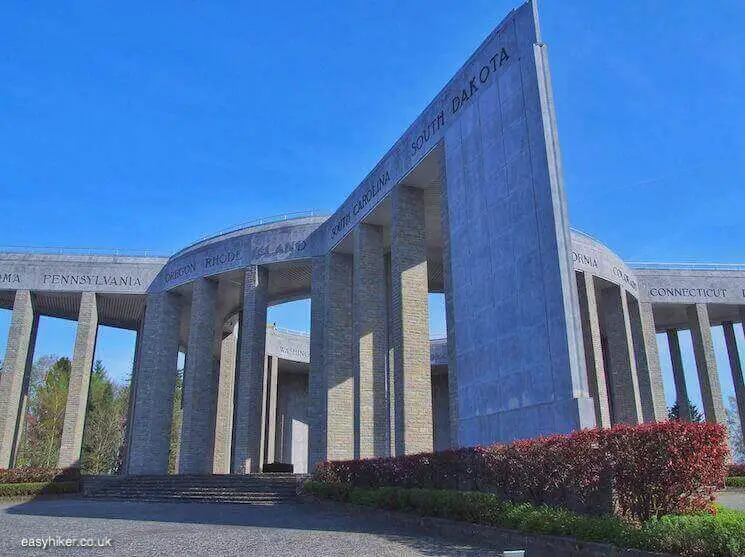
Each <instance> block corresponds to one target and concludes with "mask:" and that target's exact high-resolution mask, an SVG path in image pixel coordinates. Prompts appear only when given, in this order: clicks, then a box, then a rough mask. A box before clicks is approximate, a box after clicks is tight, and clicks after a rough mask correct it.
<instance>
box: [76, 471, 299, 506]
mask: <svg viewBox="0 0 745 557" xmlns="http://www.w3.org/2000/svg"><path fill="white" fill-rule="evenodd" d="M306 477H307V476H301V475H291V474H252V475H241V476H238V475H236V476H225V475H215V476H177V475H174V476H111V477H104V476H97V477H91V478H83V493H84V495H85V496H87V497H95V498H107V499H134V500H138V501H200V502H208V501H214V502H233V503H246V504H275V503H280V502H282V501H290V500H294V499H295V498H296V497H297V492H298V489H299V487H300V485H301V484H302V482H303V481H304V480H305V478H306Z"/></svg>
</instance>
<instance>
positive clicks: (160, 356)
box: [128, 292, 181, 475]
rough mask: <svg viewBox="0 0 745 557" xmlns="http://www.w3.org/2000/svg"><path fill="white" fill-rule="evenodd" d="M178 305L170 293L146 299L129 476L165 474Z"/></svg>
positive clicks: (173, 378) (179, 313)
mask: <svg viewBox="0 0 745 557" xmlns="http://www.w3.org/2000/svg"><path fill="white" fill-rule="evenodd" d="M180 306H181V304H180V297H179V296H178V295H177V294H174V293H172V292H158V293H155V294H148V297H147V307H146V308H145V321H144V323H143V327H142V342H141V348H140V366H139V370H138V372H137V375H138V377H137V382H136V393H135V397H136V399H135V407H134V416H133V418H132V444H131V448H130V457H129V470H128V473H129V474H131V475H147V474H156V475H159V474H166V473H168V449H169V447H170V443H171V426H172V423H173V396H174V391H175V389H176V372H177V365H178V349H179V332H180V324H181V307H180Z"/></svg>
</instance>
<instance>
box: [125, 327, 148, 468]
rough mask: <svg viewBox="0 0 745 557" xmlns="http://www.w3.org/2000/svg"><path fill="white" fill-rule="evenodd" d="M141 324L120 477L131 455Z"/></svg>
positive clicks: (130, 391)
mask: <svg viewBox="0 0 745 557" xmlns="http://www.w3.org/2000/svg"><path fill="white" fill-rule="evenodd" d="M142 322H143V320H140V323H139V324H138V326H137V336H136V337H135V353H134V358H133V361H132V375H131V376H130V379H129V401H128V402H129V404H128V408H127V424H126V428H127V429H126V439H125V446H124V462H123V463H122V470H121V472H120V474H121V475H127V474H129V458H130V455H131V454H132V429H133V427H134V426H133V425H132V421H133V420H134V414H135V404H136V399H137V377H138V376H139V369H140V353H141V351H142Z"/></svg>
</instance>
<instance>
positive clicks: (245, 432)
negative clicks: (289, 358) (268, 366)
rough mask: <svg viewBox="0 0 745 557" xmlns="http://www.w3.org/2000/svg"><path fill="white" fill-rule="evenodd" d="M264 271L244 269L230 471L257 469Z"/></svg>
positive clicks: (266, 278) (255, 267)
mask: <svg viewBox="0 0 745 557" xmlns="http://www.w3.org/2000/svg"><path fill="white" fill-rule="evenodd" d="M267 283H268V273H267V271H266V269H264V268H263V267H258V266H252V267H249V268H247V269H246V273H245V278H244V285H243V311H242V317H241V331H240V335H239V336H240V347H239V356H238V375H237V382H236V397H235V418H234V419H235V421H234V425H233V430H234V442H233V473H234V474H249V473H254V472H259V469H260V458H261V417H262V412H261V401H262V396H263V378H264V355H265V351H266V306H267V292H266V291H267Z"/></svg>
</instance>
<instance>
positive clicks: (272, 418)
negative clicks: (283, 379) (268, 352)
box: [264, 356, 279, 463]
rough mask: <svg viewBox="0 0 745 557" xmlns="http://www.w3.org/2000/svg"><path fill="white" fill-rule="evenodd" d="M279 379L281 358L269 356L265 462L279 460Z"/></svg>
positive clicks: (267, 365) (267, 364)
mask: <svg viewBox="0 0 745 557" xmlns="http://www.w3.org/2000/svg"><path fill="white" fill-rule="evenodd" d="M278 379H279V358H277V357H276V356H267V362H266V420H265V430H266V433H265V440H266V453H265V455H264V462H265V463H270V462H276V461H277V449H276V445H277V381H278Z"/></svg>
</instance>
